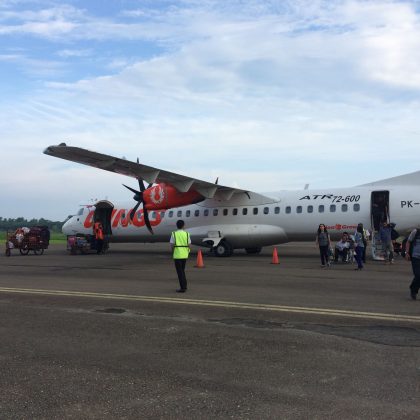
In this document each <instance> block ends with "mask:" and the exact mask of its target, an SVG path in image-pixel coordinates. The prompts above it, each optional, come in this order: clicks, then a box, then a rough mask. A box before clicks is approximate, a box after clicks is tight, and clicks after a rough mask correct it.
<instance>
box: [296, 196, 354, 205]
mask: <svg viewBox="0 0 420 420" xmlns="http://www.w3.org/2000/svg"><path fill="white" fill-rule="evenodd" d="M299 200H329V201H331V202H332V203H357V202H358V201H359V200H360V195H334V194H314V195H304V196H303V197H301V198H299Z"/></svg>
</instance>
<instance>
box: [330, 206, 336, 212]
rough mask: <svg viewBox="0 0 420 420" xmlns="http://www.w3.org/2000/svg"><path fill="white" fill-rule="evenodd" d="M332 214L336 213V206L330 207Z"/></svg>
mask: <svg viewBox="0 0 420 420" xmlns="http://www.w3.org/2000/svg"><path fill="white" fill-rule="evenodd" d="M330 212H331V213H334V212H335V204H331V206H330Z"/></svg>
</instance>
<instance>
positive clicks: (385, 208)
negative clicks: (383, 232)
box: [371, 191, 390, 232]
mask: <svg viewBox="0 0 420 420" xmlns="http://www.w3.org/2000/svg"><path fill="white" fill-rule="evenodd" d="M371 220H372V227H373V229H374V230H375V231H376V232H377V231H379V228H380V226H381V224H382V223H383V222H389V220H390V214H389V191H372V195H371Z"/></svg>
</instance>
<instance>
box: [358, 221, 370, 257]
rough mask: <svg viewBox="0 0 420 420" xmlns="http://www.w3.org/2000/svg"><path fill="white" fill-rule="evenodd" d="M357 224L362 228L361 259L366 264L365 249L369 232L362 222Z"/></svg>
mask: <svg viewBox="0 0 420 420" xmlns="http://www.w3.org/2000/svg"><path fill="white" fill-rule="evenodd" d="M357 226H361V227H362V229H363V245H364V248H363V254H362V261H363V264H366V249H367V241H368V239H369V236H370V233H369V231H368V230H367V229H365V228H364V227H363V223H359V224H358V225H357Z"/></svg>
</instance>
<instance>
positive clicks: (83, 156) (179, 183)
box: [44, 143, 248, 200]
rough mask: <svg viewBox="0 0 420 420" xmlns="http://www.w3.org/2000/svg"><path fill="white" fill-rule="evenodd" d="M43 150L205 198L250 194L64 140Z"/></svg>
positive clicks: (227, 197) (53, 154) (63, 157)
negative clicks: (74, 145) (192, 192)
mask: <svg viewBox="0 0 420 420" xmlns="http://www.w3.org/2000/svg"><path fill="white" fill-rule="evenodd" d="M44 153H45V154H46V155H50V156H54V157H58V158H61V159H66V160H70V161H72V162H77V163H81V164H83V165H88V166H93V167H94V168H99V169H103V170H105V171H110V172H115V173H118V174H121V175H126V176H130V177H133V178H137V179H142V180H144V181H146V182H148V183H149V184H152V183H166V184H170V185H172V186H174V187H175V188H176V189H177V190H178V191H180V192H187V191H189V190H190V189H192V190H195V191H197V192H198V193H200V194H201V195H202V196H203V197H206V198H213V197H215V196H217V198H219V199H223V200H230V199H231V198H232V196H233V195H235V194H247V195H248V191H246V190H241V189H238V188H231V187H225V186H223V185H219V184H214V183H211V182H206V181H201V180H199V179H196V178H191V177H187V176H184V175H179V174H176V173H174V172H168V171H164V170H162V169H158V168H154V167H152V166H147V165H143V164H141V163H136V162H131V161H129V160H126V159H121V158H117V157H114V156H109V155H104V154H102V153H97V152H92V151H90V150H87V149H82V148H80V147H71V146H67V145H66V144H65V143H61V144H60V145H58V146H49V147H47V148H46V149H45V150H44Z"/></svg>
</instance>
